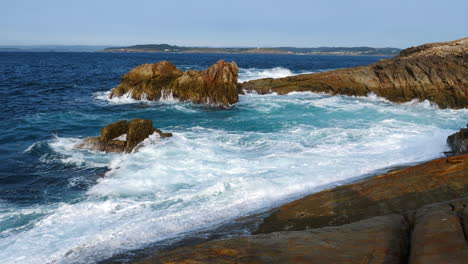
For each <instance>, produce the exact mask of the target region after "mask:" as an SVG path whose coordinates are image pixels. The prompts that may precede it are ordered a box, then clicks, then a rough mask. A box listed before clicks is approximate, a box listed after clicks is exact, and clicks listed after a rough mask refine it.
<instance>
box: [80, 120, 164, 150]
mask: <svg viewBox="0 0 468 264" xmlns="http://www.w3.org/2000/svg"><path fill="white" fill-rule="evenodd" d="M155 132H156V133H158V134H159V136H160V137H161V138H167V137H172V133H163V132H162V131H161V130H159V129H157V128H153V121H151V120H147V119H133V120H131V121H130V122H128V123H127V120H122V121H119V122H116V123H112V124H109V125H107V126H105V127H103V128H102V129H101V135H100V136H98V137H90V138H86V139H84V140H83V143H80V144H77V145H76V146H75V147H76V148H82V149H93V150H99V151H105V152H127V153H130V152H132V151H133V150H134V149H135V147H136V146H137V145H138V144H140V143H141V142H142V141H143V140H145V139H146V138H147V137H149V136H150V135H151V134H153V133H155Z"/></svg>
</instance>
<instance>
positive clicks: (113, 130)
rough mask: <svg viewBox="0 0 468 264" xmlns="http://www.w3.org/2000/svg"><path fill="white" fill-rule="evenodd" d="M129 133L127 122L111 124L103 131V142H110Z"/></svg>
mask: <svg viewBox="0 0 468 264" xmlns="http://www.w3.org/2000/svg"><path fill="white" fill-rule="evenodd" d="M126 132H127V120H122V121H119V122H116V123H112V124H109V125H107V126H105V127H103V128H102V129H101V140H102V141H109V140H111V139H114V138H116V137H119V136H120V135H123V134H125V133H126Z"/></svg>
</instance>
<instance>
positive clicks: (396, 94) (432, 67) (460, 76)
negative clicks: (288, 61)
mask: <svg viewBox="0 0 468 264" xmlns="http://www.w3.org/2000/svg"><path fill="white" fill-rule="evenodd" d="M240 88H241V89H243V90H250V91H252V90H253V91H256V92H258V93H269V92H277V93H279V94H286V93H289V92H292V91H312V92H325V93H329V94H342V95H352V96H366V95H367V94H369V93H375V94H376V95H378V96H380V97H384V98H386V99H388V100H390V101H393V102H398V103H400V102H407V101H410V100H412V99H419V100H429V101H431V102H433V103H436V104H438V105H439V106H440V107H442V108H447V107H450V108H466V107H468V38H463V39H459V40H455V41H450V42H440V43H431V44H425V45H422V46H418V47H412V48H409V49H406V50H404V51H402V52H401V53H400V55H399V56H397V57H395V58H391V59H385V60H381V61H379V62H377V63H375V64H372V65H369V66H361V67H355V68H349V69H342V70H334V71H329V72H322V73H314V74H302V75H296V76H291V77H285V78H279V79H271V78H266V79H260V80H253V81H248V82H244V83H242V84H241V85H240Z"/></svg>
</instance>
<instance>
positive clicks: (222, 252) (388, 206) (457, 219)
mask: <svg viewBox="0 0 468 264" xmlns="http://www.w3.org/2000/svg"><path fill="white" fill-rule="evenodd" d="M460 142H461V144H466V143H468V139H467V138H464V139H462V140H461V141H460ZM453 150H454V151H455V150H456V149H453ZM454 153H455V152H454ZM457 154H459V155H455V156H450V157H445V158H439V159H436V160H433V161H429V162H425V163H422V164H419V165H416V166H412V167H408V168H404V169H400V170H397V171H393V172H390V173H386V174H383V175H378V176H374V177H371V178H369V179H365V180H363V181H361V182H357V183H353V184H349V185H344V186H340V187H336V188H333V189H330V190H326V191H322V192H319V193H315V194H311V195H309V196H306V197H304V198H302V199H299V200H296V201H293V202H291V203H287V204H285V205H282V206H280V207H279V208H277V209H275V210H274V211H273V213H272V214H270V215H269V216H267V217H266V218H264V220H263V222H262V223H261V224H260V225H259V226H258V229H257V231H256V232H255V233H254V234H252V235H249V236H239V237H230V238H225V239H219V240H213V241H209V242H203V243H199V244H195V245H191V246H185V247H179V248H176V249H173V250H168V251H158V252H155V253H154V254H153V255H151V256H150V257H146V258H144V259H142V260H140V261H137V262H135V264H149V263H167V264H168V263H324V264H326V263H330V264H332V263H333V264H335V263H343V264H344V263H359V264H360V263H392V264H393V263H394V264H403V263H410V264H432V263H434V264H436V263H437V264H439V263H451V264H463V263H466V260H467V259H468V239H467V234H468V153H466V152H464V153H458V152H457Z"/></svg>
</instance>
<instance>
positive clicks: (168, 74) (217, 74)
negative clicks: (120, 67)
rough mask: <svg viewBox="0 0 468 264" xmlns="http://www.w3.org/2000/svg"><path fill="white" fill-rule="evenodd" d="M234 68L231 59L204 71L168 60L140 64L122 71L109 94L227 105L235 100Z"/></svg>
mask: <svg viewBox="0 0 468 264" xmlns="http://www.w3.org/2000/svg"><path fill="white" fill-rule="evenodd" d="M238 71H239V68H238V67H237V65H236V63H235V62H231V63H228V62H225V61H224V60H220V61H218V62H217V63H216V64H214V65H212V66H211V67H209V68H208V69H206V70H204V71H186V72H182V71H181V70H180V69H178V68H177V67H176V66H175V65H174V64H172V63H171V62H168V61H161V62H158V63H155V64H143V65H141V66H138V67H137V68H135V69H133V70H132V71H130V72H129V73H127V74H125V75H124V76H123V77H122V81H121V83H120V84H119V86H117V87H116V88H114V89H113V90H112V92H111V95H110V97H111V98H112V97H116V96H122V95H124V94H129V95H131V97H132V98H133V99H136V100H141V99H147V100H151V101H155V100H160V99H167V98H168V97H173V98H177V99H178V100H181V101H192V102H195V103H203V104H212V105H219V106H225V107H228V106H230V105H232V104H235V103H237V102H238V100H239V98H238V87H237V85H238V83H237V79H238Z"/></svg>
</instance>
